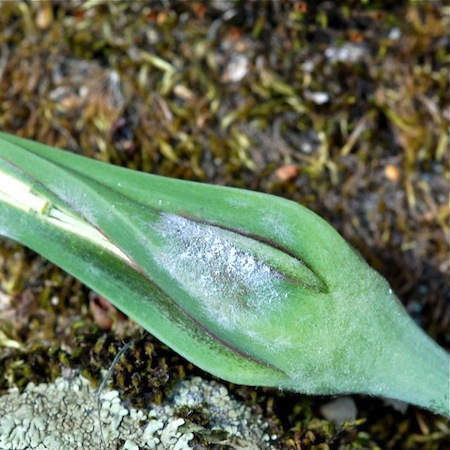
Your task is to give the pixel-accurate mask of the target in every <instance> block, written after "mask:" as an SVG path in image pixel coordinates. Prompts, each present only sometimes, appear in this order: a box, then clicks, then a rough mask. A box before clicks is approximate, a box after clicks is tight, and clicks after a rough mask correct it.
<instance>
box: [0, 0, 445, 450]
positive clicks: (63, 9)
mask: <svg viewBox="0 0 450 450" xmlns="http://www.w3.org/2000/svg"><path fill="white" fill-rule="evenodd" d="M449 27H450V10H449V5H448V2H445V1H427V2H425V1H422V2H420V1H395V2H394V1H392V2H391V1H388V2H382V1H379V2H378V1H357V0H353V1H352V0H346V1H343V2H339V4H338V5H337V4H335V3H334V2H325V1H317V2H316V1H281V0H280V1H276V0H273V1H272V0H266V1H261V2H250V1H247V2H244V1H242V2H240V1H231V0H230V1H226V0H225V1H221V2H214V3H213V2H209V3H205V2H194V1H191V2H182V1H161V2H138V1H134V2H133V1H132V2H106V1H105V2H103V1H88V2H80V1H72V2H56V1H55V2H45V1H43V2H33V3H31V2H22V1H5V2H2V3H1V4H0V129H1V130H2V131H6V132H11V133H15V134H18V135H20V136H23V137H28V138H33V139H36V140H39V141H42V142H45V143H48V144H50V145H55V146H59V147H63V148H68V149H70V150H72V151H74V152H77V153H81V154H84V155H86V156H89V157H93V158H97V159H101V160H104V161H108V162H111V163H113V164H120V165H126V166H128V167H131V168H135V169H139V170H144V171H147V172H151V173H157V174H161V175H165V176H170V177H176V178H184V179H192V180H198V181H202V182H208V183H215V184H223V185H229V186H238V187H242V188H247V189H253V190H259V191H263V192H269V193H272V194H276V195H280V196H284V197H286V198H290V199H292V200H294V201H297V202H300V203H302V204H304V205H306V206H308V207H309V208H310V209H312V210H314V211H316V212H317V213H319V214H320V215H321V216H322V217H324V218H325V219H326V220H328V221H329V222H330V223H331V224H332V225H333V226H334V227H335V228H337V229H338V230H339V232H340V233H341V234H342V235H343V236H344V237H345V238H346V239H347V240H348V241H349V242H350V243H351V244H353V245H354V246H355V247H356V248H357V249H358V250H359V251H360V252H361V253H362V254H363V256H364V258H365V259H366V260H367V261H368V262H369V263H370V264H371V265H372V266H373V267H375V268H376V269H377V270H378V271H380V272H381V273H382V274H383V275H384V276H385V277H386V278H387V279H388V281H389V282H390V283H391V285H392V287H393V289H394V291H395V292H396V293H397V294H398V295H399V297H400V298H401V300H402V302H403V303H404V305H405V306H406V307H407V309H408V311H409V312H410V314H411V315H412V316H413V318H414V319H415V320H416V321H417V322H418V323H419V324H420V326H422V327H423V328H424V329H425V330H426V332H427V333H428V334H429V335H431V336H432V337H433V339H435V340H436V341H438V342H439V343H440V344H441V345H442V346H444V347H446V348H447V349H448V348H450V335H449V329H450V302H449V275H448V274H449V270H450V265H449V264H450V263H449V218H450V207H449V179H450V174H449V162H450V153H449V149H448V144H449V142H448V128H449V122H450V93H449V67H450V66H449V47H450V38H449V35H450V34H449V33H450V29H449ZM140 333H141V330H139V329H138V327H137V326H136V325H134V324H132V323H130V322H129V321H127V320H126V318H124V317H123V316H121V315H120V314H119V313H117V312H115V311H114V310H112V309H110V308H109V306H108V305H107V304H106V303H105V302H104V301H103V299H101V298H98V296H96V294H95V293H93V292H90V291H89V290H88V289H87V288H86V287H84V286H82V285H81V284H80V283H79V282H77V281H76V280H74V279H72V278H71V277H68V276H67V275H66V274H64V273H62V272H61V271H60V270H59V269H58V268H56V267H54V266H52V265H51V264H49V263H48V262H46V261H45V260H43V259H41V258H40V257H38V256H36V255H35V254H33V253H32V252H30V251H28V250H24V249H23V248H21V247H20V246H18V245H15V244H13V243H11V242H6V241H4V240H3V241H0V374H1V375H2V376H1V377H0V393H1V392H4V391H5V390H6V389H7V388H9V387H12V386H18V387H19V388H20V389H22V388H23V387H24V386H25V385H26V384H27V383H28V382H29V381H30V380H32V381H34V382H35V383H39V382H43V381H50V380H52V379H54V378H55V377H56V376H59V375H60V373H61V370H62V369H63V368H64V367H72V368H76V369H79V370H81V371H82V373H83V374H84V375H85V376H87V377H88V378H90V379H92V380H93V381H94V382H98V380H99V377H100V371H101V369H102V368H105V367H108V365H109V364H110V362H111V361H112V359H113V358H114V355H115V353H116V351H117V349H118V348H119V347H120V346H122V344H123V342H124V341H127V340H129V339H130V338H131V337H136V336H139V335H140ZM192 374H196V375H199V374H200V375H201V376H203V377H205V378H208V375H207V374H204V373H202V372H200V371H199V370H197V369H195V368H193V367H192V366H191V365H189V364H188V363H186V362H185V361H183V360H182V359H181V358H180V357H178V356H177V355H175V354H174V353H172V352H171V351H170V350H169V349H167V348H165V347H164V346H162V345H161V344H160V343H158V342H157V341H156V340H155V339H153V338H152V337H151V336H146V337H145V338H144V339H141V340H139V341H138V342H136V343H135V344H134V346H133V347H132V348H131V350H130V351H129V352H128V353H127V354H125V355H124V356H123V358H122V359H121V361H120V363H119V364H118V366H117V367H116V371H115V372H114V374H113V375H112V382H113V386H115V387H116V388H118V389H123V390H124V393H125V394H126V395H128V398H129V399H130V402H131V403H133V404H136V405H142V404H145V402H148V401H152V402H162V401H164V399H165V397H166V395H167V393H168V392H169V390H170V387H171V386H173V384H174V383H175V382H176V381H178V380H180V379H184V378H185V377H186V376H189V375H192ZM228 387H229V388H230V390H231V392H232V394H233V395H234V396H235V398H237V399H238V400H239V401H242V402H243V403H245V404H246V405H248V406H251V407H252V408H254V410H255V411H257V412H258V413H261V414H262V415H263V416H264V417H265V418H266V419H267V421H269V422H270V424H271V425H270V426H271V427H272V431H273V433H276V434H277V436H278V442H279V445H280V447H281V448H286V449H299V448H302V449H307V448H317V449H319V448H320V449H326V448H364V449H375V448H383V449H391V448H392V449H393V448H396V449H422V448H423V449H441V448H442V449H444V448H445V447H446V445H448V444H449V439H450V437H449V435H450V434H449V428H448V424H446V423H445V421H444V420H443V419H442V418H438V417H434V416H433V415H432V414H429V413H427V412H424V411H422V410H419V409H416V408H409V409H408V410H407V412H406V413H403V412H400V411H397V410H396V409H394V408H392V407H391V406H389V405H386V404H385V403H384V402H383V401H381V400H375V399H368V398H363V397H361V396H355V397H353V400H354V402H355V404H356V407H357V415H356V420H355V421H353V422H351V423H348V424H346V425H345V426H335V425H333V424H332V423H331V422H328V421H327V420H325V419H324V416H323V415H322V413H321V409H320V407H321V406H322V405H323V404H325V403H327V402H328V401H329V399H323V398H311V397H305V396H299V395H291V394H286V393H280V392H277V391H274V390H269V389H258V390H254V389H250V388H245V387H240V386H228ZM180 414H181V412H180ZM184 414H185V415H186V418H189V420H193V421H195V420H197V421H200V422H202V421H203V424H204V422H205V421H207V418H205V417H202V416H201V412H198V411H197V412H195V411H194V412H189V411H184ZM207 442H208V441H207V439H206V438H198V439H197V440H194V441H193V444H195V445H197V448H204V446H207V445H209V446H212V444H208V443H207ZM217 447H219V446H217ZM217 447H216V448H217Z"/></svg>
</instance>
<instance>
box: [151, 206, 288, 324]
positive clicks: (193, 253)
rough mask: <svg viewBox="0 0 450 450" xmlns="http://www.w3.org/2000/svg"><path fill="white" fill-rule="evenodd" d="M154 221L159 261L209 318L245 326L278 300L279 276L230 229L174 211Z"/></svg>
mask: <svg viewBox="0 0 450 450" xmlns="http://www.w3.org/2000/svg"><path fill="white" fill-rule="evenodd" d="M156 226H157V230H158V232H159V234H160V236H161V237H162V238H163V240H164V244H163V245H162V246H161V251H160V253H159V254H158V255H157V261H158V263H159V264H161V266H162V267H164V269H165V270H167V272H168V273H169V274H170V275H171V276H172V277H173V278H174V279H175V280H176V281H177V282H178V283H179V284H180V285H181V286H182V287H183V289H184V290H186V291H187V292H188V293H189V294H190V296H191V297H192V298H194V299H196V301H198V302H199V305H200V306H201V308H202V310H203V311H204V312H205V314H206V315H207V316H208V318H209V319H211V320H214V321H216V322H218V323H219V324H220V325H221V326H224V327H226V328H228V329H231V330H232V329H235V328H240V329H245V327H248V326H251V325H252V324H253V323H257V322H258V321H260V320H261V318H263V317H267V315H268V314H270V312H272V311H274V310H276V309H277V308H278V307H279V305H280V303H282V302H281V300H282V299H283V298H282V297H283V295H284V294H282V293H280V292H282V291H281V289H280V288H281V286H280V278H279V276H278V275H277V274H276V273H275V271H274V270H273V269H271V268H270V267H269V266H268V265H267V264H265V263H263V262H261V261H258V260H257V259H255V257H254V256H253V255H252V254H251V253H250V252H249V251H246V250H243V249H241V248H239V247H238V246H237V245H236V243H235V242H234V241H233V239H232V233H231V232H230V231H226V230H223V229H220V228H217V227H213V226H210V225H206V224H202V223H197V222H194V221H192V220H188V219H185V218H183V217H180V216H176V215H173V214H164V215H163V216H162V218H161V220H160V221H159V222H158V223H157V224H156Z"/></svg>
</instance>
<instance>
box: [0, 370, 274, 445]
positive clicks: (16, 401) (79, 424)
mask: <svg viewBox="0 0 450 450" xmlns="http://www.w3.org/2000/svg"><path fill="white" fill-rule="evenodd" d="M99 404H100V405H101V406H100V411H99V410H98V405H99ZM194 409H195V410H197V411H199V410H201V411H202V414H203V416H204V417H208V423H206V424H205V423H201V424H196V423H195V422H193V421H192V420H190V419H189V414H186V410H194ZM183 410H184V411H185V413H184V414H185V418H183V417H180V416H179V412H180V411H183ZM267 429H268V423H265V422H264V421H263V419H262V418H261V416H259V415H257V414H254V413H253V412H252V411H251V409H250V408H248V407H246V406H244V405H242V404H240V403H239V402H237V401H236V400H233V399H232V398H231V397H230V395H229V393H228V391H227V389H226V388H225V387H224V386H222V385H220V384H219V383H217V382H207V381H204V380H202V379H200V378H199V377H195V378H193V379H191V380H188V381H183V382H181V383H180V384H179V385H178V386H177V387H176V388H175V389H174V391H173V393H172V395H171V396H170V398H169V399H168V400H167V401H166V402H165V403H164V404H162V405H155V404H150V405H148V407H147V408H145V409H143V408H140V409H137V408H133V407H130V406H126V404H125V403H124V402H123V400H122V399H121V397H120V395H119V392H118V391H116V390H110V389H106V390H104V391H103V392H101V393H100V396H99V403H98V402H97V397H96V393H95V391H94V390H93V387H92V385H91V384H90V382H89V381H88V380H87V379H85V378H83V377H81V376H79V375H75V374H74V373H73V372H67V373H66V376H65V377H59V378H57V379H56V380H55V381H54V382H53V383H51V384H47V383H42V384H38V385H35V384H34V383H30V384H29V385H28V386H27V387H26V389H25V391H24V392H23V393H20V392H19V390H18V389H17V388H13V389H10V390H9V392H8V393H7V394H6V395H4V396H2V397H0V448H2V449H4V450H8V449H14V450H28V449H35V450H58V449H61V448H64V449H65V450H71V449H78V448H80V446H82V447H83V448H84V449H94V448H95V449H98V448H102V445H104V444H105V445H106V448H108V449H121V450H135V449H142V450H146V449H148V450H167V449H168V448H170V449H173V450H185V449H190V448H192V447H191V446H190V442H191V441H192V440H193V439H194V436H195V435H196V439H197V440H198V441H202V442H203V443H207V442H208V439H210V438H211V440H215V441H217V440H218V439H217V436H220V441H221V442H222V443H223V444H226V443H227V442H228V443H231V442H239V446H240V447H239V446H236V447H235V448H260V449H270V448H273V447H272V445H271V443H270V437H269V436H268V435H267V434H266V430H267ZM102 436H103V437H102ZM216 443H217V442H216ZM252 446H253V447H252Z"/></svg>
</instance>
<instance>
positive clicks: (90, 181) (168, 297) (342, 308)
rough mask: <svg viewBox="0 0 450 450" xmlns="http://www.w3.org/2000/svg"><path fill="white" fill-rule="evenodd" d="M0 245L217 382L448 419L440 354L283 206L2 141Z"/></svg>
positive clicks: (385, 295) (357, 265) (357, 269)
mask: <svg viewBox="0 0 450 450" xmlns="http://www.w3.org/2000/svg"><path fill="white" fill-rule="evenodd" d="M0 235H3V236H5V237H7V238H10V239H13V240H16V241H18V242H20V243H22V244H23V245H26V246H28V247H30V248H31V249H33V250H35V251H36V252H38V253H40V254H41V255H43V256H44V257H46V258H48V259H49V260H50V261H52V262H53V263H55V264H57V265H58V266H60V267H61V268H63V269H64V270H66V271H67V272H69V273H71V274H72V275H74V276H75V277H77V278H79V279H80V280H81V281H82V282H84V283H85V284H87V285H88V286H89V287H91V288H92V289H94V290H96V291H97V292H98V293H100V294H101V295H103V296H105V297H106V298H107V299H109V300H110V301H111V302H112V303H113V304H114V305H116V306H117V307H118V308H119V309H121V310H122V311H123V312H125V313H126V314H128V315H129V316H130V317H131V318H132V319H134V320H135V321H136V322H138V323H139V324H140V325H142V326H143V327H144V328H145V329H147V330H148V331H149V332H151V333H152V334H154V335H155V336H156V337H158V338H159V339H161V340H162V341H163V342H165V343H166V344H167V345H169V346H170V347H172V348H173V349H174V350H175V351H177V352H178V353H180V354H181V355H183V356H184V357H186V358H187V359H188V360H190V361H192V362H193V363H194V364H196V365H197V366H199V367H200V368H202V369H204V370H205V371H208V372H211V373H213V374H214V375H217V376H219V377H221V378H223V379H226V380H229V381H232V382H235V383H240V384H248V385H264V386H275V387H278V388H281V389H287V390H292V391H297V392H304V393H309V394H340V393H364V394H370V395H374V396H383V397H389V398H394V399H399V400H403V401H405V402H408V403H412V404H415V405H419V406H422V407H424V408H427V409H429V410H432V411H434V412H436V413H440V414H444V415H448V414H449V354H448V353H447V352H446V351H445V350H444V349H443V348H441V347H439V346H438V345H437V344H436V343H435V342H433V341H432V340H431V339H430V338H429V337H428V336H427V335H426V334H425V333H424V332H423V331H422V330H421V329H420V328H419V327H417V326H416V325H415V323H414V322H413V321H412V320H411V318H410V317H409V316H408V314H407V313H406V311H405V310H404V308H403V307H402V305H401V304H400V301H399V300H398V299H397V298H396V297H395V295H394V294H393V292H392V290H391V289H390V287H389V285H388V284H387V282H386V281H385V280H384V279H383V278H382V277H381V276H380V275H379V274H378V273H376V272H375V271H374V270H372V269H371V268H370V267H369V266H368V265H367V264H366V263H365V262H364V261H363V260H362V258H361V257H360V256H359V255H358V254H357V253H356V252H355V251H354V250H353V249H352V248H351V247H350V246H349V245H348V244H347V243H346V242H345V240H344V239H343V238H342V237H341V236H340V235H339V234H338V233H337V232H336V231H335V230H334V229H333V228H332V227H331V226H330V225H329V224H327V223H326V222H325V221H324V220H322V219H321V218H320V217H318V216H317V215H316V214H314V213H313V212H311V211H309V210H308V209H306V208H304V207H302V206H300V205H298V204H296V203H294V202H292V201H288V200H285V199H281V198H278V197H274V196H270V195H266V194H261V193H256V192H250V191H245V190H239V189H232V188H226V187H218V186H211V185H206V184H200V183H194V182H187V181H180V180H174V179H168V178H163V177H158V176H154V175H149V174H144V173H140V172H136V171H132V170H128V169H124V168H120V167H116V166H112V165H108V164H105V163H102V162H99V161H95V160H92V159H88V158H84V157H81V156H77V155H74V154H71V153H67V152H63V151H59V150H56V149H53V148H51V147H48V146H45V145H42V144H39V143H36V142H33V141H29V140H24V139H21V138H18V137H14V136H11V135H8V134H4V133H0Z"/></svg>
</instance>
